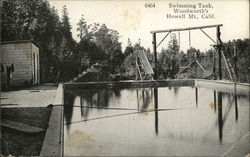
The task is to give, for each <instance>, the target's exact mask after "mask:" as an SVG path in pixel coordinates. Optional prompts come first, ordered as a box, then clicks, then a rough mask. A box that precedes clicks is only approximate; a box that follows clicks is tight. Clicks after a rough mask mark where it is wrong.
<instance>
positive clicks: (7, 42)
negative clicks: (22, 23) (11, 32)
mask: <svg viewBox="0 0 250 157" xmlns="http://www.w3.org/2000/svg"><path fill="white" fill-rule="evenodd" d="M28 42H31V43H32V44H34V45H35V46H36V47H38V45H37V44H36V43H34V41H33V40H13V41H2V42H1V44H15V43H28Z"/></svg>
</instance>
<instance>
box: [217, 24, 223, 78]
mask: <svg viewBox="0 0 250 157" xmlns="http://www.w3.org/2000/svg"><path fill="white" fill-rule="evenodd" d="M220 35H221V32H220V26H217V51H218V55H219V60H218V66H219V80H222V70H221V47H222V41H221V39H220Z"/></svg>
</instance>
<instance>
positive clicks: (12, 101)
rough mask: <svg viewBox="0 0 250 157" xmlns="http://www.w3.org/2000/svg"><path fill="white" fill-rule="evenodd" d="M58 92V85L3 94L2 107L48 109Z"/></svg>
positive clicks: (41, 86) (47, 85)
mask: <svg viewBox="0 0 250 157" xmlns="http://www.w3.org/2000/svg"><path fill="white" fill-rule="evenodd" d="M56 91H57V85H54V84H43V85H39V86H34V87H30V88H25V89H22V90H17V91H8V92H1V107H46V106H48V105H49V104H52V103H53V102H54V99H55V96H56Z"/></svg>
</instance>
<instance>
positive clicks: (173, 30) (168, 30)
mask: <svg viewBox="0 0 250 157" xmlns="http://www.w3.org/2000/svg"><path fill="white" fill-rule="evenodd" d="M218 26H223V24H217V25H206V26H197V27H187V28H176V29H166V30H154V31H151V32H150V33H165V32H176V31H187V30H194V29H204V28H212V27H218Z"/></svg>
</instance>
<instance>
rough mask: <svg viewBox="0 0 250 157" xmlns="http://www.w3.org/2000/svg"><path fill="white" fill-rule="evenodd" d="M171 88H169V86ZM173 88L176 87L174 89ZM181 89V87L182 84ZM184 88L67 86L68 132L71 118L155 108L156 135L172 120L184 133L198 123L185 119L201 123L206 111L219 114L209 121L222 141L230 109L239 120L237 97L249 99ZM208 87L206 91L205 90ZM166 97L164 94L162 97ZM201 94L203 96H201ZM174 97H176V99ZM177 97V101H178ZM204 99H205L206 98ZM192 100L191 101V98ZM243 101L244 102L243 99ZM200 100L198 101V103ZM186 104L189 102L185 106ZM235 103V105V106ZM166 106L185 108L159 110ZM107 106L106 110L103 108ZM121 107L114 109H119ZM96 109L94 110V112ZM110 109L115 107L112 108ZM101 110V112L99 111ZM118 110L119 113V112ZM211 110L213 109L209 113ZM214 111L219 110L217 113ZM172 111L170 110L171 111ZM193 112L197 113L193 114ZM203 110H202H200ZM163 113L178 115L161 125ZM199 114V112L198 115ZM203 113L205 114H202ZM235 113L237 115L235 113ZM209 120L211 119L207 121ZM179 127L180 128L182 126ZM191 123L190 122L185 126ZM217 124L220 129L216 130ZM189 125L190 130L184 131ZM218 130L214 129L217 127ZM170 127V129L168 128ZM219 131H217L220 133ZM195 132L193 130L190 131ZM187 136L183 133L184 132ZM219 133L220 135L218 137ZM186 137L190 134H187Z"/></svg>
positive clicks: (66, 110)
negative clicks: (73, 87) (209, 103)
mask: <svg viewBox="0 0 250 157" xmlns="http://www.w3.org/2000/svg"><path fill="white" fill-rule="evenodd" d="M168 89H169V90H168ZM172 89H173V90H172ZM180 89H181V88H180ZM185 90H186V89H183V90H179V87H175V88H160V89H159V88H132V89H88V90H68V91H65V94H64V95H65V96H64V102H65V108H64V115H65V122H66V127H67V130H68V132H69V129H70V126H71V125H70V123H71V122H72V121H76V120H77V121H82V120H88V119H91V118H99V119H101V118H102V117H105V116H106V117H111V116H115V115H116V114H120V115H121V114H122V115H126V114H131V112H133V113H143V112H145V111H147V110H153V112H151V113H154V114H150V113H149V115H152V116H153V117H152V116H148V117H149V118H148V120H150V118H154V119H152V120H154V121H152V122H150V123H154V128H153V127H152V129H153V130H152V131H153V132H154V133H155V134H156V135H157V136H160V135H159V128H160V130H164V129H162V126H165V127H166V126H167V125H169V124H171V123H172V125H174V126H175V127H176V128H174V130H175V131H176V130H181V131H180V132H181V136H182V134H183V133H184V132H188V129H189V131H190V130H192V129H195V127H192V128H183V127H182V125H183V126H186V124H185V122H186V121H187V123H189V121H190V124H191V125H193V124H192V121H199V125H200V123H203V122H201V120H199V119H203V118H204V117H205V116H207V115H206V114H208V116H210V118H212V117H211V116H214V117H215V118H216V122H214V120H213V121H210V123H212V126H213V124H214V123H215V127H213V132H214V133H215V134H216V138H217V139H219V141H220V143H222V139H223V129H224V124H225V121H226V120H227V119H228V117H229V113H230V111H231V110H235V120H236V122H237V121H238V118H239V113H238V112H239V111H238V101H237V99H239V98H241V97H242V99H246V96H242V95H236V93H224V92H219V91H213V90H210V91H209V93H208V94H207V93H205V92H206V90H207V89H206V90H204V89H200V88H198V87H194V88H188V90H186V91H185ZM183 91H185V92H188V93H191V96H192V97H193V94H194V95H195V100H194V99H192V100H190V95H188V94H187V93H185V92H183ZM204 91H205V92H204ZM204 93H205V94H207V95H208V96H210V97H209V98H202V97H201V96H202V95H203V94H204ZM163 97H164V98H163ZM199 97H200V98H199ZM173 100H174V101H173ZM175 100H177V101H175ZM204 100H205V101H204ZM188 101H190V102H188ZM213 101H214V104H213V107H214V108H213V109H212V115H211V114H210V113H211V110H209V109H207V108H205V107H204V106H206V105H204V102H206V103H207V102H213ZM240 102H242V101H241V100H240ZM194 104H196V108H194V107H193V106H194ZM198 104H199V105H198ZM185 105H186V106H185ZM233 105H235V108H234V107H233ZM190 106H192V108H194V109H195V110H193V111H190V110H186V109H185V110H184V108H186V107H190ZM159 108H160V109H163V108H165V109H166V108H173V109H174V108H175V109H176V108H177V109H182V110H180V111H169V112H164V114H159V112H162V111H160V110H158V109H159ZM104 109H105V111H103V110H104ZM118 109H119V111H114V110H118ZM92 110H93V112H91V111H92ZM110 110H113V111H112V112H110ZM128 110H134V111H128ZM97 111H102V112H97ZM76 112H77V113H79V114H78V115H79V117H80V118H82V119H80V120H79V119H76V118H79V117H76V116H74V118H73V120H72V116H73V114H74V115H77V113H76ZM118 112H119V113H118ZM209 112H210V113H209ZM213 112H215V113H216V114H214V113H213ZM99 113H102V115H99ZM169 113H170V114H169ZM193 113H194V114H193ZM200 113H202V114H200ZM141 115H142V116H145V115H148V113H147V114H141ZM162 115H164V116H166V117H168V116H173V117H175V118H172V119H171V120H169V122H170V123H168V124H164V123H163V124H162V123H160V124H161V126H160V125H159V120H160V118H161V117H163V116H162ZM198 115H200V116H198ZM203 116H204V117H203ZM233 117H234V115H233ZM147 123H149V122H147ZM208 123H209V121H208ZM179 127H180V128H179ZM186 127H189V126H186ZM217 127H218V130H217ZM185 129H187V131H185ZM174 130H172V131H170V132H173V135H174V134H176V133H174V132H175V131H174ZM214 130H215V131H214ZM168 131H169V130H168ZM217 132H218V133H219V135H217V134H218V133H217ZM162 134H164V131H161V135H162ZM190 134H192V136H193V132H192V131H191V133H190ZM183 136H184V135H183ZM218 137H219V138H218ZM186 138H187V137H186Z"/></svg>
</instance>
